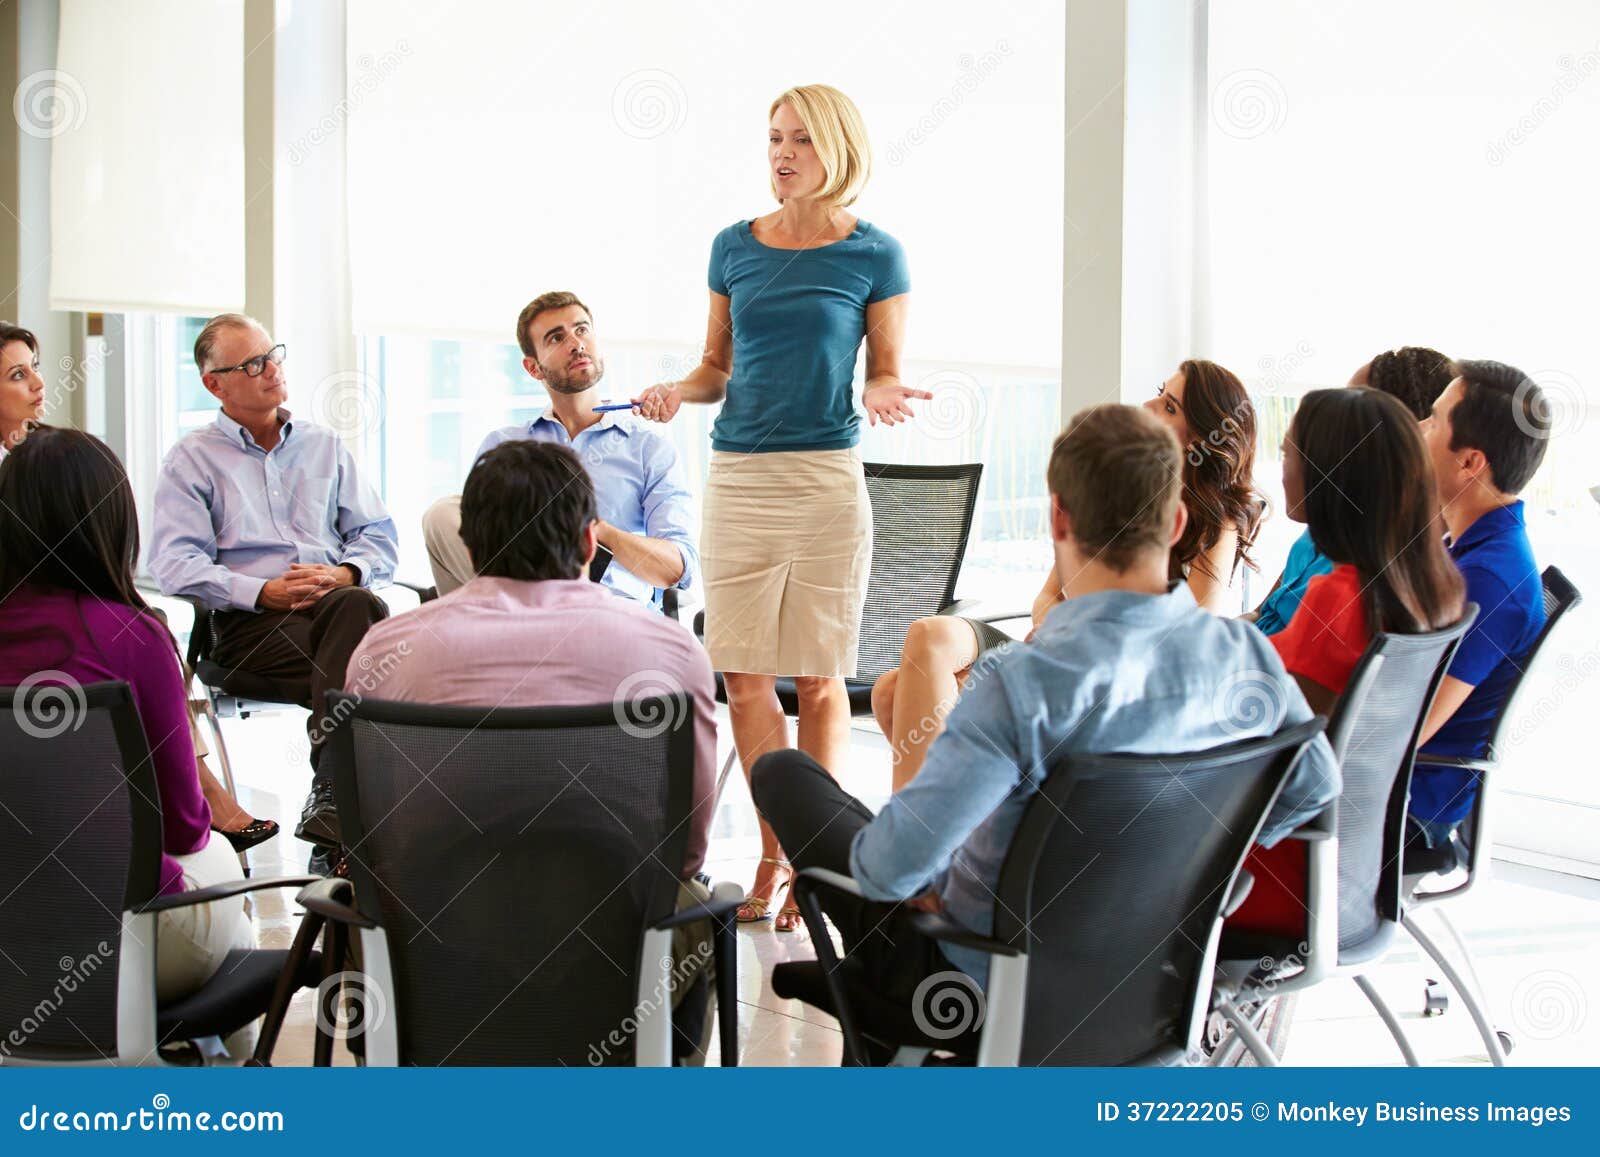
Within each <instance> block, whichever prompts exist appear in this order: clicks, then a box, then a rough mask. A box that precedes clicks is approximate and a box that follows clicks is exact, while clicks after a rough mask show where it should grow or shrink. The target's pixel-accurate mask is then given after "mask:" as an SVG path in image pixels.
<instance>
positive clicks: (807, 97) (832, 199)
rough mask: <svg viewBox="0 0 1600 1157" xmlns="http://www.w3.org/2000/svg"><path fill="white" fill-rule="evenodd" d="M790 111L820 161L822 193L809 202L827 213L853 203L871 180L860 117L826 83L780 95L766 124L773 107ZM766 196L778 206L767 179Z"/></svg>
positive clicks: (868, 150) (868, 144) (772, 184)
mask: <svg viewBox="0 0 1600 1157" xmlns="http://www.w3.org/2000/svg"><path fill="white" fill-rule="evenodd" d="M784 104H786V105H789V106H790V107H791V108H793V109H794V111H795V115H796V116H798V117H799V118H800V123H801V124H803V125H805V127H806V134H807V135H808V136H810V138H811V147H812V148H813V149H815V150H816V154H817V159H818V160H819V161H821V162H822V171H823V174H824V178H823V182H822V188H821V189H820V190H818V192H817V194H816V197H815V200H816V201H817V203H818V204H821V205H824V206H826V207H827V208H830V209H833V208H843V207H844V206H846V205H850V204H853V203H854V202H855V199H856V198H857V197H859V196H860V195H861V190H862V189H863V188H864V187H865V186H866V183H867V178H868V177H870V176H872V144H871V142H870V141H869V140H868V139H867V125H866V122H865V121H863V120H862V119H861V112H860V110H858V109H857V108H856V106H855V103H854V102H853V101H852V100H851V99H850V98H849V97H847V96H845V94H844V93H842V92H840V91H839V90H838V89H836V88H834V87H833V86H832V85H830V84H802V85H798V86H796V87H794V88H791V89H789V90H788V91H786V92H784V93H782V94H780V95H779V96H778V99H777V100H775V101H773V102H772V107H771V108H770V109H768V110H767V119H768V120H769V121H770V120H771V119H772V118H773V117H774V116H776V115H777V112H778V106H779V105H784ZM767 180H768V182H769V184H770V187H771V189H772V195H773V196H774V197H775V198H777V200H778V201H779V202H780V203H781V202H782V201H783V197H782V196H781V195H780V194H779V193H778V186H777V183H776V182H774V181H772V178H771V177H770V176H769V177H768V178H767Z"/></svg>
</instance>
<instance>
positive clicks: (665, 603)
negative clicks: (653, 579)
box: [661, 587, 678, 622]
mask: <svg viewBox="0 0 1600 1157" xmlns="http://www.w3.org/2000/svg"><path fill="white" fill-rule="evenodd" d="M661 613H662V614H663V615H664V616H666V617H667V618H669V619H671V620H672V621H673V622H677V621H678V588H677V587H663V588H662V591H661Z"/></svg>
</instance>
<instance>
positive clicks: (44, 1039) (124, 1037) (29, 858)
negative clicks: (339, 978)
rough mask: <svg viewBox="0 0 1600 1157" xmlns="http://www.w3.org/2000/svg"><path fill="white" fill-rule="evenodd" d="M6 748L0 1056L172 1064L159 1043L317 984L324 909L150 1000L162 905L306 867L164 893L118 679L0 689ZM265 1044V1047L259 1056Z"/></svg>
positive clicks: (144, 764)
mask: <svg viewBox="0 0 1600 1157" xmlns="http://www.w3.org/2000/svg"><path fill="white" fill-rule="evenodd" d="M0 749H4V751H5V752H6V758H5V763H4V770H3V772H0V896H3V897H4V898H3V899H0V951H3V953H4V955H5V957H6V959H7V960H9V961H10V964H9V965H8V966H7V969H8V971H9V970H10V968H11V967H12V966H15V968H16V972H15V973H13V974H12V975H11V976H10V977H8V979H7V980H6V982H5V983H4V984H0V1025H4V1026H5V1027H6V1029H7V1030H11V1029H15V1030H17V1031H16V1032H15V1033H11V1034H9V1035H7V1037H6V1038H5V1039H4V1041H0V1063H4V1064H79V1065H144V1064H162V1063H167V1061H168V1059H169V1058H168V1057H167V1056H165V1055H163V1053H162V1052H161V1051H160V1050H161V1048H162V1046H165V1045H169V1044H176V1043H181V1042H185V1041H196V1042H198V1041H210V1040H211V1038H221V1037H224V1036H227V1035H228V1034H230V1033H233V1032H235V1031H237V1030H238V1029H240V1028H243V1027H244V1026H245V1025H247V1024H249V1023H250V1022H251V1021H252V1020H254V1019H255V1018H256V1017H258V1016H261V1015H262V1014H263V1013H264V1012H266V1011H268V1008H269V1005H272V1004H273V1003H274V1001H276V1005H277V1009H278V1013H279V1015H280V1016H281V1010H282V1008H283V1007H285V1006H287V1003H288V999H289V997H290V995H292V994H293V992H294V990H295V989H296V988H298V987H300V986H302V985H314V984H317V983H318V980H319V977H320V975H321V970H322V969H323V968H324V967H325V963H324V961H323V959H322V957H321V956H320V954H318V953H315V952H313V951H311V945H312V943H313V941H314V940H315V939H316V934H317V931H318V929H319V928H320V927H321V920H320V918H317V919H314V920H310V921H308V922H306V923H303V924H302V925H301V928H300V933H299V935H297V936H296V938H295V944H294V947H293V948H292V949H290V950H288V951H268V950H248V951H246V950H236V951H233V952H230V953H229V954H228V955H227V957H226V958H225V959H224V960H223V963H222V967H221V968H220V969H219V970H218V972H217V974H216V975H215V976H213V977H212V978H211V979H210V980H209V981H207V982H206V983H205V984H204V985H203V986H202V987H201V988H200V989H199V990H198V991H196V992H194V993H192V994H190V995H188V996H186V997H184V998H182V999H181V1000H177V1001H172V1002H169V1003H166V1004H158V1003H157V1000H156V919H157V916H158V915H159V913H161V912H164V911H168V910H170V909H174V908H180V907H187V906H189V905H193V904H200V903H205V902H208V901H211V900H220V899H224V898H227V897H230V896H238V895H241V894H242V893H245V892H256V891H260V890H262V889H264V888H282V887H295V886H300V885H303V884H307V883H310V882H312V881H313V880H314V879H315V877H312V876H291V877H285V878H281V879H260V880H241V881H238V882H236V883H230V884H219V885H216V886H214V887H210V888H204V889H200V890H197V891H190V892H179V893H176V894H172V895H160V894H158V892H157V889H158V887H159V886H160V876H161V846H162V845H161V804H160V797H159V796H158V795H157V792H156V779H155V769H154V767H153V766H152V764H151V760H150V750H149V747H148V746H147V744H146V741H145V733H144V727H143V725H142V724H141V722H140V720H139V715H138V712H137V710H136V709H135V707H134V703H133V695H132V692H131V691H130V690H129V689H128V685H127V684H126V683H95V684H91V685H90V686H87V687H81V688H79V687H68V686H45V687H40V686H35V687H31V688H28V689H27V690H25V691H24V690H19V689H16V688H0ZM213 838H220V837H213ZM69 980H70V981H71V983H70V984H69V983H68V981H69ZM19 1036H20V1037H21V1040H20V1041H19V1040H18V1037H19ZM219 1050H220V1041H215V1042H212V1044H211V1046H210V1047H209V1048H207V1049H204V1050H200V1052H201V1055H202V1056H209V1055H215V1054H216V1053H217V1052H218V1051H219ZM270 1052H271V1042H270V1041H263V1042H262V1044H261V1046H260V1047H258V1048H257V1050H256V1054H255V1060H256V1063H261V1064H264V1063H266V1060H267V1058H268V1057H269V1056H270Z"/></svg>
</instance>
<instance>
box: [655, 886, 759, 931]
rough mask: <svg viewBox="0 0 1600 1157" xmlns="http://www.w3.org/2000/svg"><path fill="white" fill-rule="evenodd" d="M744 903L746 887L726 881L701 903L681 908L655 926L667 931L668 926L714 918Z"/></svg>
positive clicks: (672, 926)
mask: <svg viewBox="0 0 1600 1157" xmlns="http://www.w3.org/2000/svg"><path fill="white" fill-rule="evenodd" d="M743 903H744V889H743V888H741V887H739V885H738V884H734V883H728V882H724V883H721V884H718V885H717V886H716V887H715V888H713V889H712V890H711V898H710V899H709V900H706V901H705V902H703V903H700V904H692V905H690V906H689V907H687V908H680V909H679V910H678V911H676V912H674V913H673V914H672V915H670V916H668V917H667V918H666V919H665V920H662V921H659V922H658V923H657V924H656V925H655V928H656V930H657V931H663V932H664V931H666V930H667V929H668V928H679V927H682V926H683V925H685V924H692V923H694V922H695V921H696V920H706V919H714V918H715V917H718V916H726V915H727V914H728V913H729V912H732V911H733V910H734V909H736V908H738V907H739V905H740V904H743Z"/></svg>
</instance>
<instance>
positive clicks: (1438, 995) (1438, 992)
mask: <svg viewBox="0 0 1600 1157" xmlns="http://www.w3.org/2000/svg"><path fill="white" fill-rule="evenodd" d="M1449 1007H1450V994H1449V993H1448V992H1446V991H1445V990H1444V985H1442V984H1440V983H1439V982H1438V981H1437V980H1430V981H1428V982H1427V987H1426V988H1425V989H1423V996H1422V1015H1423V1016H1443V1015H1444V1014H1445V1010H1446V1009H1448V1008H1449Z"/></svg>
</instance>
